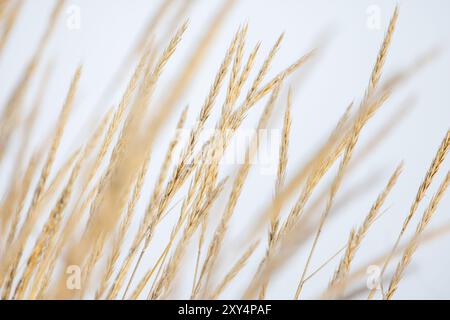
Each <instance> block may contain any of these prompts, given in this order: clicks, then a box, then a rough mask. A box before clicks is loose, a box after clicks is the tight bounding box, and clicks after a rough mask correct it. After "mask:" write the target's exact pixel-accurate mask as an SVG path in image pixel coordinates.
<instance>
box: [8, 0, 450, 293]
mask: <svg viewBox="0 0 450 320" xmlns="http://www.w3.org/2000/svg"><path fill="white" fill-rule="evenodd" d="M11 1H15V0H11ZM172 2H173V5H172V7H171V8H169V11H168V14H167V16H165V17H164V18H163V19H162V21H161V24H160V27H159V28H158V29H157V30H156V31H155V33H154V34H153V35H149V37H154V41H155V42H156V43H163V44H164V43H165V41H166V42H167V40H168V38H169V35H170V34H168V33H167V30H168V29H169V28H170V27H171V26H172V27H173V26H176V25H179V24H181V23H182V22H183V21H184V19H185V18H186V17H189V25H188V30H187V32H186V33H185V35H184V37H183V40H182V42H181V44H180V46H179V48H178V50H177V52H176V53H175V55H174V57H173V59H172V60H171V61H170V62H169V64H168V66H167V69H166V71H165V72H164V74H163V76H162V78H161V83H160V84H159V86H158V89H157V92H156V98H155V101H158V97H160V96H162V95H163V94H166V93H167V92H168V90H170V84H171V82H170V79H171V78H172V77H173V75H175V74H176V72H177V71H179V70H180V66H182V65H183V63H185V62H186V60H187V59H186V57H188V56H189V54H190V52H191V51H192V49H193V47H194V46H195V45H196V44H197V42H198V40H199V39H200V38H201V36H202V35H203V34H204V33H205V31H207V28H208V26H209V24H210V21H211V19H213V18H214V15H215V14H216V12H217V11H218V10H219V9H220V7H221V6H222V3H223V0H221V1H219V0H192V1H188V0H175V1H172ZM397 3H398V5H399V9H400V15H399V19H398V24H397V28H396V31H395V34H394V37H393V42H392V45H391V48H390V50H389V55H388V58H387V60H386V65H385V69H384V72H383V75H384V76H389V75H392V74H393V73H394V72H395V71H396V70H400V69H401V68H404V67H407V66H408V65H410V64H412V63H414V61H415V60H417V59H418V58H419V57H421V56H422V55H424V54H426V53H427V52H428V51H429V50H430V49H432V48H435V47H439V48H440V55H438V56H437V58H436V59H435V60H433V61H432V62H431V63H429V64H428V65H427V66H426V67H424V68H423V69H421V70H420V71H419V72H417V73H416V74H415V75H414V76H413V77H412V78H411V79H410V81H408V82H407V84H406V85H404V86H402V88H401V90H399V91H397V92H396V93H395V94H394V95H393V97H392V98H391V99H390V100H389V101H388V102H387V103H386V105H385V106H384V107H383V109H382V110H381V111H380V112H379V113H378V114H377V115H376V116H375V117H374V118H373V119H372V120H371V121H370V123H369V124H368V126H367V127H366V128H365V129H364V131H363V133H362V136H361V140H360V142H359V144H358V146H359V148H358V149H357V151H362V150H363V148H364V145H366V143H368V142H369V141H371V138H373V137H374V136H375V135H376V133H377V132H378V131H379V130H380V129H381V130H383V128H384V125H385V124H386V123H389V121H392V120H393V119H396V121H397V120H398V121H397V123H396V125H395V127H394V128H392V130H391V131H390V132H389V135H388V136H387V137H386V138H385V139H383V140H382V141H380V143H379V145H377V146H376V148H374V149H373V150H371V153H370V155H369V156H368V157H367V158H366V159H365V160H364V162H363V163H356V162H355V163H354V164H355V167H354V170H352V171H351V174H350V175H349V176H347V177H346V179H345V180H344V185H343V188H342V190H341V191H342V192H341V193H340V195H343V194H345V193H346V191H349V190H351V191H352V192H353V193H354V194H356V195H357V198H356V199H355V200H352V201H350V202H349V203H346V204H345V205H344V206H343V207H341V208H339V210H336V212H335V214H333V216H332V217H331V219H330V220H329V221H328V222H327V224H326V225H325V229H324V232H323V235H322V237H321V239H320V241H319V244H318V247H317V251H316V255H315V256H314V258H313V261H312V269H311V270H313V269H314V268H315V267H317V266H319V265H320V264H321V263H322V262H324V261H325V260H326V259H327V258H328V257H330V256H331V255H333V254H334V253H335V252H336V251H337V250H339V249H340V248H341V247H342V246H343V245H344V244H345V242H346V240H347V237H348V233H349V231H350V229H351V228H352V227H353V226H357V225H358V224H359V223H360V222H361V221H362V219H363V218H364V216H365V215H366V214H367V212H368V210H369V208H370V205H371V203H372V202H373V201H374V199H375V198H376V196H377V194H378V193H379V192H380V191H381V189H382V188H383V186H384V184H385V182H386V181H387V179H388V178H389V176H390V174H391V173H392V171H393V169H394V168H395V166H396V165H397V164H398V163H399V162H400V161H401V160H404V161H405V168H404V172H403V174H402V175H401V177H400V179H399V182H398V184H397V186H396V187H395V188H394V190H393V191H392V194H391V195H390V196H389V198H388V199H387V201H386V205H385V209H387V210H386V212H385V214H384V215H383V216H382V217H381V218H380V219H379V220H378V221H377V222H376V223H375V225H374V226H373V228H372V229H371V231H370V232H369V234H368V235H367V238H366V239H365V240H364V242H363V245H362V247H361V249H360V251H359V253H358V254H357V256H356V258H355V268H356V267H357V266H358V265H363V263H365V262H367V261H370V258H371V257H375V256H378V255H379V254H381V253H383V252H385V251H386V250H387V249H388V248H390V247H391V246H392V244H393V243H394V241H395V239H396V237H397V235H398V232H399V229H400V226H401V224H402V221H403V219H404V217H405V216H406V214H407V212H408V210H409V207H410V205H411V203H412V201H413V199H414V197H415V193H416V191H417V188H418V186H419V184H420V182H421V180H422V179H423V177H424V175H425V172H426V170H427V169H428V166H429V165H430V163H431V161H432V159H433V156H434V154H435V151H436V150H437V148H438V146H439V144H440V142H441V140H442V138H443V137H444V135H445V133H446V131H447V130H448V128H449V125H450V90H449V84H450V52H449V50H448V49H449V48H448V44H449V43H450V20H449V19H448V17H449V14H450V2H449V1H447V0H429V1H423V0H404V1H401V0H400V1H398V2H397V1H389V0H371V1H368V0H341V1H333V0H327V1H326V0H282V1H276V0H238V1H236V4H235V5H234V6H233V7H232V9H231V11H230V12H229V14H228V15H227V16H226V19H225V21H224V23H223V26H222V28H221V30H220V31H219V32H218V34H217V36H216V37H215V38H214V39H213V40H212V41H213V42H212V46H211V47H210V49H209V50H208V51H207V54H206V55H205V57H204V59H203V61H202V67H201V69H200V71H199V72H198V73H197V74H196V75H195V78H194V80H195V81H193V82H192V84H191V85H190V87H189V90H188V92H187V93H186V94H185V95H184V96H183V98H182V102H180V104H179V105H178V106H177V114H179V112H180V110H181V109H182V108H183V107H184V106H185V105H187V104H189V105H190V106H191V109H190V113H189V116H188V123H189V124H192V123H193V122H194V120H195V117H196V114H197V112H198V110H199V109H200V106H201V104H202V102H203V100H204V99H205V96H206V95H207V93H208V91H209V87H210V85H211V83H212V81H213V79H214V76H215V72H216V70H217V69H218V66H219V64H220V62H221V59H222V58H223V55H224V52H225V50H226V48H227V46H228V45H229V42H230V40H231V38H232V37H233V34H234V33H235V32H236V30H237V28H238V27H239V26H241V25H243V24H244V23H248V40H247V48H246V54H248V52H250V50H251V48H252V47H253V46H254V45H255V44H256V43H257V42H258V41H261V42H262V45H261V51H262V53H263V54H262V55H261V57H260V58H259V59H258V60H257V62H256V63H257V64H256V65H260V64H261V62H262V59H263V57H264V54H265V53H266V52H268V50H270V48H271V46H272V45H273V43H274V42H275V41H276V39H277V38H278V36H279V35H280V34H281V33H282V32H285V38H284V40H283V43H282V45H281V47H280V50H279V52H278V54H277V56H276V58H275V59H274V62H273V66H272V67H271V71H270V73H269V77H270V76H273V75H275V74H276V72H278V71H279V70H281V69H282V68H284V67H286V66H288V65H289V64H290V63H291V62H293V61H294V60H295V59H296V58H298V57H299V56H300V55H302V54H304V53H305V52H307V51H308V50H310V49H311V48H313V47H314V46H317V45H319V46H321V48H322V49H323V50H322V51H321V54H320V57H319V59H318V60H317V62H316V63H314V65H312V66H311V67H310V68H308V70H307V71H308V73H307V74H306V75H305V76H304V77H301V75H302V71H300V72H298V73H297V74H296V76H294V77H292V78H291V81H290V82H289V83H288V84H290V85H292V89H293V92H294V99H293V112H292V119H293V124H292V133H291V134H292V139H291V144H290V150H289V162H288V169H287V175H288V177H289V175H290V174H292V173H294V172H295V169H296V168H297V167H298V166H299V165H300V164H302V163H304V161H306V159H308V155H309V154H311V152H313V151H314V150H315V148H316V147H317V146H318V144H319V143H320V142H321V141H323V139H324V138H326V137H327V135H328V134H329V132H330V130H331V129H332V128H333V126H334V125H335V123H336V121H337V120H338V119H339V117H340V116H341V114H342V113H343V112H344V110H345V109H346V107H347V106H348V105H349V103H350V102H352V101H359V99H360V98H361V97H362V96H363V94H364V90H365V88H366V86H367V83H368V80H369V75H370V72H371V68H372V66H373V64H374V61H375V58H376V55H377V51H378V49H379V47H380V44H381V42H382V39H383V36H384V34H385V30H386V27H387V25H388V23H389V19H390V17H391V15H392V13H393V11H394V8H395V5H396V4H397ZM53 4H54V1H52V0H40V1H31V0H28V1H25V5H24V7H23V10H22V11H21V12H20V16H19V20H18V24H17V25H16V26H15V28H14V30H13V31H12V34H11V38H10V41H9V43H8V45H7V47H6V48H5V51H4V53H3V56H2V57H1V59H0V84H1V85H0V86H1V88H2V89H1V91H0V101H1V102H2V103H3V102H4V101H5V99H6V98H7V96H8V93H9V92H10V90H12V88H13V87H14V85H15V82H16V81H17V80H18V77H19V76H20V74H21V72H22V70H23V69H24V67H25V65H26V63H27V62H28V60H29V59H30V56H31V54H32V52H33V50H34V48H35V47H36V45H37V41H38V40H39V38H40V35H41V34H42V32H43V30H44V28H45V25H46V21H47V19H48V16H49V13H50V12H51V8H52V6H53ZM159 4H160V0H114V1H111V0H72V1H67V5H66V6H67V9H66V10H65V11H64V14H65V15H64V16H63V17H62V19H60V20H59V21H58V27H57V28H56V32H55V34H54V35H53V36H52V39H51V42H50V46H49V47H48V48H47V49H46V51H45V53H44V60H45V61H46V62H48V64H49V65H51V66H53V69H52V72H51V74H50V76H49V77H48V81H49V83H48V91H47V94H46V95H45V97H44V102H45V103H44V104H43V108H42V110H41V112H40V114H39V123H40V124H39V126H38V130H37V131H36V133H35V136H36V139H39V138H40V139H42V137H43V136H45V134H47V133H48V130H50V128H51V125H52V123H53V121H54V120H55V119H56V117H57V115H58V112H59V108H60V105H61V103H62V101H63V99H64V97H65V93H66V91H67V88H68V86H69V83H70V79H71V77H72V74H73V71H74V70H75V68H76V67H77V66H78V65H79V64H80V63H83V65H84V68H83V75H82V78H81V83H80V90H79V93H78V96H77V99H76V105H75V111H74V117H73V118H71V120H70V123H69V126H68V129H67V131H66V134H65V137H64V143H63V145H62V149H61V152H60V153H59V154H60V155H61V154H64V151H66V152H67V151H69V150H73V149H74V148H75V147H76V146H77V141H78V140H79V137H80V136H83V134H84V130H85V128H86V127H87V126H89V125H91V124H92V122H90V119H92V117H93V115H97V114H100V113H102V112H104V111H105V110H106V108H107V107H109V106H111V105H112V104H114V103H117V99H118V98H119V97H120V94H121V90H122V89H123V85H122V86H119V87H118V89H117V90H115V91H112V92H109V93H111V94H112V95H111V96H110V97H107V98H104V97H102V96H103V93H104V91H105V90H106V88H107V86H108V84H109V83H110V80H111V78H112V77H113V76H114V74H115V72H116V71H117V69H118V68H119V67H120V66H121V63H122V61H123V59H124V58H125V57H126V56H127V53H128V52H129V50H130V48H132V46H133V44H134V43H135V41H136V39H137V38H138V36H139V35H140V30H142V28H143V27H144V26H145V24H146V23H147V21H148V19H149V18H150V17H151V16H152V15H153V14H154V13H155V11H156V10H157V8H158V6H159ZM182 6H185V8H186V11H185V12H184V14H183V15H184V16H183V15H180V16H177V14H178V13H177V10H179V9H180V7H182ZM74 15H75V16H74ZM74 17H75V20H74ZM78 18H79V19H78ZM158 30H160V31H158ZM46 68H47V67H46V66H45V65H44V66H40V68H39V72H40V74H41V75H43V74H44V73H45V72H47V71H46V70H48V69H46ZM130 70H131V69H130ZM38 78H39V77H38ZM41 78H42V77H41ZM44 78H45V77H44ZM44 78H42V79H44ZM38 82H39V81H38ZM38 82H36V83H35V84H34V87H36V88H37V87H38V85H39V83H38ZM124 83H125V82H124ZM124 83H123V84H124ZM286 92H287V88H286V86H285V88H284V89H283V91H282V94H281V98H280V101H281V103H282V104H284V103H285V100H286ZM402 108H403V109H402ZM276 110H279V113H280V114H278V115H277V116H275V117H274V119H273V121H272V123H271V127H272V128H275V129H276V128H278V129H279V128H281V126H282V121H281V118H282V115H281V113H282V111H283V110H284V107H283V106H280V107H279V108H278V109H276ZM399 110H403V111H399ZM399 114H401V117H400V119H397V118H399ZM258 116H259V113H258V112H251V113H250V114H249V116H248V119H246V122H245V123H244V127H248V128H251V127H253V125H254V124H255V121H256V120H257V117H258ZM176 118H177V117H174V119H173V121H172V122H171V125H172V126H173V124H174V123H175V121H176ZM208 125H209V126H211V127H212V126H213V125H214V121H211V122H209V123H208ZM170 133H171V131H170V130H169V129H167V132H165V134H163V135H162V136H161V137H160V141H159V144H158V146H160V147H157V148H156V149H155V157H156V160H158V159H161V158H162V156H163V153H164V152H165V150H166V149H165V145H166V144H165V143H166V142H167V141H168V139H169V138H170ZM58 160H61V159H58ZM156 160H155V161H156ZM157 169H159V168H157ZM448 169H449V161H448V160H447V161H446V162H445V163H444V164H443V169H442V170H441V171H440V172H439V173H438V175H437V176H436V179H435V180H434V184H433V186H432V188H431V191H430V192H429V193H427V195H426V197H425V199H424V201H423V203H422V205H421V206H420V208H419V211H418V214H417V217H419V216H421V214H422V212H423V210H424V208H425V205H426V204H427V203H428V201H429V200H430V199H431V196H432V194H433V192H434V190H436V187H437V185H438V183H439V182H440V181H441V180H442V178H443V176H444V175H445V173H446V171H447V170H448ZM10 170H14V166H13V164H11V165H10ZM225 170H228V171H230V170H232V168H225ZM154 171H155V173H153V172H150V176H151V177H153V178H154V176H155V175H156V172H157V170H154ZM330 177H332V175H330ZM150 179H151V178H150ZM328 180H329V178H328ZM273 181H274V176H273V175H270V174H267V172H263V170H259V169H258V168H257V166H255V169H254V170H252V171H251V174H250V177H249V179H248V182H247V183H246V185H245V186H244V191H243V194H242V196H241V199H240V201H239V203H238V207H237V212H238V214H236V215H235V216H234V217H233V219H232V222H231V226H230V232H229V234H228V236H227V238H226V244H227V247H228V249H231V251H230V252H229V255H230V256H232V249H233V246H236V245H239V243H240V241H242V236H241V234H242V233H245V228H246V226H247V225H248V223H249V222H250V221H251V219H252V217H253V218H254V217H255V214H256V213H257V212H258V211H260V210H261V209H262V208H263V207H264V205H266V204H267V202H268V201H270V199H271V197H272V194H273ZM150 185H151V184H150V183H149V186H150ZM338 197H339V195H338ZM416 221H417V219H415V220H414V223H413V224H412V225H411V226H412V227H411V228H410V230H409V231H408V235H409V234H411V232H412V231H413V229H414V227H415V222H416ZM449 222H450V195H449V194H447V195H446V196H444V198H443V200H442V202H441V204H440V206H439V209H438V212H437V215H436V217H435V218H434V219H433V221H432V223H431V225H430V229H432V228H433V227H438V226H441V225H444V224H446V223H449ZM168 230H170V229H169V224H168V226H167V229H166V231H168ZM159 232H160V233H158V234H157V237H156V238H155V248H157V247H158V239H159V238H158V237H164V235H163V234H164V229H163V230H161V231H159ZM161 239H163V238H161ZM164 239H165V238H164ZM405 239H406V238H405ZM162 243H163V241H161V246H162ZM309 247H310V244H309V243H307V244H306V245H305V246H304V247H302V248H301V250H299V251H298V253H297V254H296V256H295V257H293V258H292V259H291V260H290V262H289V264H288V265H287V266H286V268H283V271H282V272H281V273H280V275H279V276H277V277H276V278H275V279H274V281H273V282H272V283H271V289H270V291H269V293H268V296H267V298H289V297H291V296H293V294H294V292H295V288H296V283H297V282H298V279H299V277H300V274H301V270H302V269H303V265H304V261H305V257H306V252H307V251H308V250H309ZM155 251H157V250H156V249H155ZM449 252H450V237H449V236H448V235H447V236H442V237H440V238H439V239H437V240H434V241H432V242H429V243H427V244H426V245H424V246H422V247H420V248H419V250H418V251H417V252H416V254H415V256H414V259H413V262H412V264H411V266H410V268H409V269H408V272H407V274H406V276H405V278H404V280H403V281H402V283H401V284H400V286H399V289H398V292H397V295H396V297H397V298H403V299H408V298H419V299H427V298H437V299H441V298H450V274H449V270H450V255H449ZM151 257H152V253H150V255H149V258H151ZM192 258H193V257H192ZM256 263H257V261H256V260H255V263H254V265H255V264H256ZM334 266H335V265H334V264H330V265H329V266H327V267H326V268H325V269H324V270H322V271H321V272H320V273H318V274H317V275H316V276H315V278H314V279H313V280H311V281H309V282H308V283H307V285H306V286H305V291H304V293H305V297H311V298H313V297H315V296H317V294H318V293H320V290H321V289H322V288H323V287H324V286H325V285H326V284H327V282H328V280H329V279H330V276H331V274H332V271H333V270H334ZM253 267H254V266H253ZM252 272H254V268H252V267H249V268H246V269H245V270H244V272H243V273H242V274H241V275H240V277H242V280H248V278H249V277H250V276H251V275H252ZM244 282H245V283H246V281H242V283H244ZM242 283H241V284H242ZM239 285H240V283H239V281H238V282H236V283H235V284H233V285H232V286H231V287H230V288H229V289H228V290H227V291H226V292H225V294H224V297H225V298H233V297H235V296H234V294H235V293H236V292H238V290H239V288H240V287H239ZM242 285H244V284H242ZM365 295H366V291H365V292H362V294H361V295H360V296H358V297H365Z"/></svg>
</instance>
